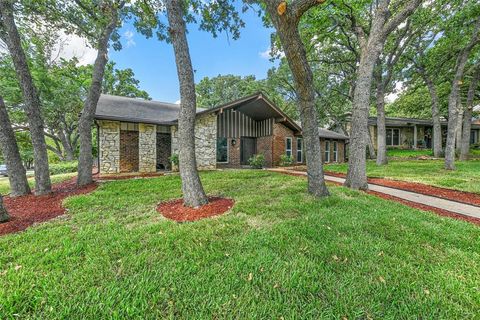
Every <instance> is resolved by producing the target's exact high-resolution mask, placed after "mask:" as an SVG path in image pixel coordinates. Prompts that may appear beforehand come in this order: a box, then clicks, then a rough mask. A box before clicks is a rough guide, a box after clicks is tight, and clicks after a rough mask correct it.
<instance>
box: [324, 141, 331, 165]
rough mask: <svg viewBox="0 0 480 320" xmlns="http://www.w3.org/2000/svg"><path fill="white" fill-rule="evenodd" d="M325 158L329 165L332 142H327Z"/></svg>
mask: <svg viewBox="0 0 480 320" xmlns="http://www.w3.org/2000/svg"><path fill="white" fill-rule="evenodd" d="M327 144H328V148H327ZM327 154H328V157H327ZM324 157H325V161H324V162H326V163H329V162H330V140H325V150H324Z"/></svg>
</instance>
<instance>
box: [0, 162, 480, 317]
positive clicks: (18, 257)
mask: <svg viewBox="0 0 480 320" xmlns="http://www.w3.org/2000/svg"><path fill="white" fill-rule="evenodd" d="M202 179H203V183H204V186H205V188H206V190H207V192H208V193H209V194H214V195H223V196H226V197H232V198H234V199H235V200H236V204H235V206H234V208H233V209H232V210H231V212H230V213H228V214H226V215H224V216H220V217H218V218H213V219H206V220H201V221H198V222H194V223H183V224H177V223H174V222H172V221H168V220H166V219H164V218H162V217H161V216H160V215H159V214H157V213H156V211H155V206H156V204H157V203H158V202H159V201H163V200H167V199H172V198H177V197H179V196H180V192H181V191H180V181H179V178H178V176H174V175H172V176H163V177H158V178H150V179H137V180H128V181H115V182H108V183H104V184H102V185H101V187H100V188H99V189H98V190H97V191H95V192H94V193H92V194H89V195H83V196H77V197H73V198H70V199H68V200H67V201H66V206H67V207H68V208H69V213H68V216H66V217H64V218H60V219H57V220H54V221H51V222H47V223H44V224H41V225H38V226H36V227H32V228H30V229H28V230H27V231H26V232H23V233H20V234H15V235H8V236H4V237H1V238H0V301H1V303H0V318H2V319H3V318H13V317H18V318H28V319H64V318H68V319H102V318H115V319H122V318H123V319H126V318H129V319H131V318H143V319H158V318H179V319H193V318H194V319H212V318H217V319H218V318H219V319H244V318H250V319H253V318H268V319H279V318H281V317H283V318H285V319H293V318H301V319H334V318H336V319H338V318H342V317H347V318H348V319H357V318H358V319H367V318H370V317H371V318H374V319H378V318H382V319H396V318H402V319H406V318H429V319H431V318H434V319H442V318H443V319H454V318H457V319H458V318H461V319H466V318H475V317H477V316H478V306H479V305H480V294H479V291H478V284H479V283H480V272H479V268H478V265H479V264H480V237H479V228H478V227H476V226H474V225H472V224H468V223H466V222H463V221H457V220H453V219H449V218H441V217H438V216H436V215H434V214H432V213H428V212H423V211H418V210H415V209H411V208H409V207H405V206H403V205H401V204H398V203H394V202H388V201H386V200H382V199H380V198H376V197H374V196H370V195H367V194H365V193H361V192H355V191H351V190H348V189H345V188H343V187H333V186H331V187H330V190H331V192H332V196H331V197H329V198H328V199H324V200H321V201H317V200H314V199H313V198H311V197H310V196H308V195H307V194H306V193H305V189H306V181H305V179H303V178H300V177H292V176H286V175H280V174H275V173H270V172H266V171H251V170H243V171H224V172H206V173H203V174H202ZM259 191H260V192H259ZM14 315H15V316H14Z"/></svg>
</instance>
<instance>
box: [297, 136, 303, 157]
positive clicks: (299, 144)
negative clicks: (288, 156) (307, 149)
mask: <svg viewBox="0 0 480 320" xmlns="http://www.w3.org/2000/svg"><path fill="white" fill-rule="evenodd" d="M297 162H298V163H302V162H303V139H302V138H297Z"/></svg>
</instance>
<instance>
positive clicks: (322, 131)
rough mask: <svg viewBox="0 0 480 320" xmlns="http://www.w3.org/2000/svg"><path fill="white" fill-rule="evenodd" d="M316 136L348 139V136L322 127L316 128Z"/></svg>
mask: <svg viewBox="0 0 480 320" xmlns="http://www.w3.org/2000/svg"><path fill="white" fill-rule="evenodd" d="M318 136H319V137H320V138H325V139H338V140H348V139H349V138H348V137H347V136H346V135H344V134H341V133H338V132H335V131H332V130H328V129H324V128H318Z"/></svg>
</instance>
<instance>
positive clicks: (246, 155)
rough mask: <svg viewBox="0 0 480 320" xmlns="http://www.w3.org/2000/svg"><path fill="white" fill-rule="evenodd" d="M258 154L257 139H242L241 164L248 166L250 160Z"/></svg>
mask: <svg viewBox="0 0 480 320" xmlns="http://www.w3.org/2000/svg"><path fill="white" fill-rule="evenodd" d="M256 152H257V139H256V138H252V137H241V138H240V164H242V165H247V164H248V159H250V158H251V157H252V156H253V155H254V154H255V153H256Z"/></svg>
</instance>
